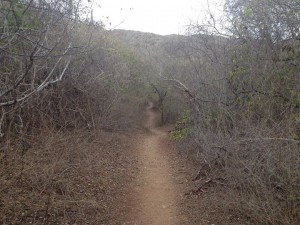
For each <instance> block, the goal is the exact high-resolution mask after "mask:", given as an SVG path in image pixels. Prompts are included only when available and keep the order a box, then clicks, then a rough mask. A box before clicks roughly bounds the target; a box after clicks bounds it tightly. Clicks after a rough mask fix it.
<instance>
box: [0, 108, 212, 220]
mask: <svg viewBox="0 0 300 225" xmlns="http://www.w3.org/2000/svg"><path fill="white" fill-rule="evenodd" d="M144 121H145V123H144V128H145V129H139V130H138V131H137V132H135V133H131V134H128V133H116V132H111V133H109V132H102V133H99V134H96V133H95V134H93V136H85V135H77V136H74V135H70V136H68V135H59V134H57V135H56V136H55V135H53V136H49V137H48V136H46V135H44V136H43V139H41V140H42V141H41V143H40V144H36V146H33V147H32V148H30V149H28V150H27V152H26V154H25V155H22V154H21V153H20V154H18V155H17V154H16V150H15V151H13V149H20V151H21V150H22V149H21V148H18V147H16V146H15V147H11V148H9V147H6V148H7V149H6V148H2V151H0V162H1V164H0V165H1V166H0V178H1V181H0V217H1V218H2V220H0V223H2V224H22V225H23V224H36V225H39V224H45V225H54V224H95V225H96V224H97V225H98V224H99V225H125V224H126V225H177V224H178V225H193V224H197V225H199V224H212V223H211V221H208V220H205V218H207V215H206V213H205V209H203V208H202V209H201V208H200V205H201V204H200V202H201V201H202V197H203V196H202V195H185V193H187V192H189V191H190V190H192V189H195V188H196V187H195V185H197V184H195V183H194V182H192V177H193V176H194V175H195V173H196V170H195V165H191V162H190V161H188V160H186V158H185V157H184V154H183V153H180V152H178V150H177V149H176V148H175V147H174V145H173V144H172V142H170V141H169V137H168V136H169V135H168V130H171V129H172V127H171V126H164V127H158V125H159V121H160V120H159V112H158V111H157V110H156V109H155V107H153V105H152V104H149V106H148V107H147V109H146V111H145V120H144ZM12 171H13V172H14V173H12ZM8 176H9V177H8ZM200 198H201V199H200ZM200 200H201V201H200Z"/></svg>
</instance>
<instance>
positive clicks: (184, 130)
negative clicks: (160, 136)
mask: <svg viewBox="0 0 300 225" xmlns="http://www.w3.org/2000/svg"><path fill="white" fill-rule="evenodd" d="M190 118H191V111H190V110H184V111H183V112H182V114H181V115H180V117H179V118H178V120H177V122H176V125H175V130H173V131H172V132H171V138H172V139H173V140H176V141H180V140H183V139H185V138H187V137H188V135H189V134H190V132H191V123H190Z"/></svg>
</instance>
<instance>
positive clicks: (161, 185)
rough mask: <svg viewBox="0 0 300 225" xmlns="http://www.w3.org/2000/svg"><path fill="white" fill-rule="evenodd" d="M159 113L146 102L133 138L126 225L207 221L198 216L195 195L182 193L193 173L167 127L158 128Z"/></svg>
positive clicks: (185, 191) (178, 224) (158, 224)
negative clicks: (141, 122)
mask: <svg viewBox="0 0 300 225" xmlns="http://www.w3.org/2000/svg"><path fill="white" fill-rule="evenodd" d="M158 124H159V113H158V112H157V110H156V109H155V108H154V107H153V104H151V103H149V105H148V107H147V108H146V111H145V125H144V126H145V128H146V129H145V132H144V133H143V134H141V133H139V134H136V139H134V142H135V143H134V145H135V151H134V153H135V154H136V158H137V161H138V164H137V167H136V171H135V173H136V179H135V180H134V181H133V183H132V184H131V185H132V186H131V187H130V190H128V193H127V198H126V200H125V202H124V203H125V204H124V205H123V207H124V208H125V211H126V214H127V215H126V216H125V218H124V219H125V221H124V222H123V223H120V224H124V225H125V224H128V225H129V224H130V225H183V224H207V222H208V221H205V220H204V219H203V218H201V214H202V213H201V212H199V211H198V210H199V207H198V205H197V202H198V199H197V198H198V196H196V195H193V196H190V195H186V193H187V192H189V191H190V189H192V188H193V184H192V183H191V180H192V177H191V175H192V174H193V173H192V172H191V171H190V170H189V169H188V165H187V164H186V163H184V161H183V159H180V156H179V155H178V152H177V151H176V149H175V148H174V146H173V145H172V144H171V143H170V142H169V137H168V130H170V129H171V127H169V126H165V127H158Z"/></svg>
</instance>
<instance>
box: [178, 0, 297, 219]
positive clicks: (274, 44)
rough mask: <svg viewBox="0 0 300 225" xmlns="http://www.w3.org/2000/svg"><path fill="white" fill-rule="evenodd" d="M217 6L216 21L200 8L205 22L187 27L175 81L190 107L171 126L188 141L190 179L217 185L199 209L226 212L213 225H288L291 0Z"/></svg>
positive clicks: (291, 194) (292, 194)
mask: <svg viewBox="0 0 300 225" xmlns="http://www.w3.org/2000/svg"><path fill="white" fill-rule="evenodd" d="M224 9H225V15H224V16H223V17H222V20H220V21H219V20H218V19H217V17H215V16H214V15H213V14H212V13H211V12H210V11H209V12H208V13H209V18H210V20H209V23H205V24H200V23H199V24H192V25H191V26H190V29H189V32H190V34H191V36H190V41H189V42H186V43H185V47H184V48H185V49H186V51H185V52H186V53H187V56H188V57H186V58H185V61H186V65H185V68H188V67H187V65H190V68H192V69H191V70H190V72H189V73H185V74H184V76H182V75H181V76H180V73H177V74H178V78H177V79H178V81H177V84H179V85H180V87H181V88H182V89H183V90H185V92H186V93H187V95H186V96H187V98H188V99H189V101H190V102H191V103H192V114H191V115H190V117H189V118H190V119H189V120H185V125H184V126H182V125H181V126H178V131H177V133H178V132H180V130H182V132H183V133H184V132H186V130H187V129H188V131H189V133H190V137H191V138H192V139H193V143H194V145H195V148H196V155H195V156H196V157H197V159H198V160H199V162H200V170H199V173H198V175H197V177H196V178H195V180H199V179H200V180H203V181H205V180H206V181H207V180H211V181H212V182H209V183H214V184H216V185H217V186H218V188H220V193H214V194H211V196H210V197H209V201H208V204H207V207H208V208H212V211H214V210H217V212H219V214H218V215H219V216H220V218H223V219H224V216H223V215H227V216H228V217H227V220H226V222H224V221H223V222H221V223H224V224H228V223H229V222H230V223H234V224H236V223H239V221H240V220H243V221H244V222H242V223H245V221H248V223H249V224H298V223H299V221H300V204H299V197H300V196H299V188H300V170H299V168H300V164H299V162H300V161H299V159H300V153H299V147H300V133H299V130H300V123H299V118H300V117H299V115H300V104H299V103H300V54H299V53H300V33H299V28H300V27H299V24H300V23H299V22H300V21H299V20H300V5H299V3H298V1H295V0H287V1H277V0H249V1H239V0H234V1H231V0H228V1H226V4H225V6H224ZM222 21H223V23H222ZM224 21H226V22H224ZM181 62H182V61H181ZM173 70H174V69H173ZM181 71H182V69H181ZM179 81H181V84H180V82H179ZM200 183H201V182H200ZM224 213H225V214H224ZM214 215H215V214H214Z"/></svg>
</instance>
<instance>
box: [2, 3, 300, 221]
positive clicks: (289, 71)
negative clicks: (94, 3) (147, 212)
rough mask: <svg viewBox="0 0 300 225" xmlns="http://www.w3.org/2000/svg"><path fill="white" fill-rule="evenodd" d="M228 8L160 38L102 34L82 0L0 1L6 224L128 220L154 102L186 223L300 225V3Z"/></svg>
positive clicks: (117, 32) (131, 33)
mask: <svg viewBox="0 0 300 225" xmlns="http://www.w3.org/2000/svg"><path fill="white" fill-rule="evenodd" d="M223 9H224V14H223V15H222V16H221V15H213V13H212V12H211V11H210V10H209V7H208V11H207V18H206V20H205V21H204V22H198V23H193V24H190V25H189V26H188V28H187V31H186V35H168V36H160V35H155V34H150V33H142V32H137V31H125V30H113V31H107V30H106V29H105V27H104V25H103V24H102V23H101V22H95V21H94V20H93V18H92V12H91V10H90V8H89V7H87V6H86V5H85V4H83V2H81V1H80V0H71V1H64V0H52V1H46V0H39V1H33V0H7V1H1V2H0V218H1V220H0V221H1V222H2V223H3V224H124V221H125V220H126V217H127V214H128V212H129V211H130V210H129V211H128V210H126V209H125V208H124V207H125V206H126V204H129V203H128V196H127V195H128V193H131V192H132V190H133V187H134V185H135V184H136V183H135V178H136V177H138V174H139V170H140V169H137V168H140V167H139V166H140V164H139V159H138V154H136V152H135V151H136V150H135V147H134V146H135V144H136V142H138V141H140V140H138V139H139V138H138V137H140V136H139V135H141V134H142V135H147V134H148V135H149V133H150V134H151V132H153V131H151V129H150V130H149V129H147V127H144V125H143V124H145V123H144V120H145V118H144V114H143V110H144V109H145V108H146V106H147V105H148V108H147V110H148V112H151V115H152V114H153V115H157V114H159V117H158V118H159V119H158V120H159V122H158V123H159V124H160V125H162V126H163V127H164V128H162V129H164V132H162V133H163V135H165V134H166V133H168V134H169V139H170V142H172V143H168V144H169V146H175V147H174V148H175V149H176V150H175V153H176V154H175V153H174V152H173V153H172V154H171V153H170V154H169V153H166V154H168V157H174V159H176V160H174V161H175V162H176V163H175V164H176V165H175V166H174V165H173V166H171V167H170V168H171V169H170V168H169V166H168V165H167V163H166V160H165V159H164V160H162V161H163V162H164V166H163V167H162V168H168V170H169V169H170V170H171V172H170V174H173V176H174V177H175V178H174V179H177V180H176V182H178V183H177V184H178V185H179V186H180V185H181V184H182V183H185V186H184V187H182V188H177V189H176V190H179V191H180V192H181V193H178V195H180V194H182V196H183V197H182V201H183V202H182V204H180V206H178V207H179V211H181V212H182V213H184V214H187V215H188V214H189V216H187V217H186V218H191V219H190V220H189V221H190V222H187V221H186V223H183V222H182V223H181V224H213V223H214V224H266V225H276V224H285V225H296V224H299V223H300V192H299V190H300V151H299V149H300V27H299V26H300V3H299V1H298V0H226V1H225V4H224V7H223ZM149 102H150V103H149ZM149 104H150V106H149ZM152 104H153V105H152ZM149 110H150V111H149ZM170 124H171V125H170ZM157 129H158V128H155V129H154V128H153V129H152V130H154V131H156V132H158V131H157ZM159 132H161V131H159ZM159 132H158V133H159ZM158 133H156V135H158ZM143 137H144V136H143ZM153 138H154V137H153ZM156 139H157V140H156ZM141 140H142V139H141ZM145 140H152V139H151V138H150V137H149V138H148V139H147V138H145ZM160 140H161V137H160V136H155V141H154V142H153V143H155V144H156V145H157V146H161V145H162V146H164V147H163V149H166V150H165V151H166V152H169V151H170V149H171V148H170V147H168V146H165V144H164V143H161V142H160ZM164 142H165V141H164ZM144 147H145V148H149V146H144ZM140 155H141V154H140ZM174 155H176V156H174ZM150 156H151V153H149V155H147V157H148V158H151V157H152V156H151V157H150ZM157 156H161V157H165V155H164V154H161V153H160V152H155V157H157ZM143 157H146V156H143ZM147 157H146V158H147ZM153 157H154V156H153ZM168 157H167V158H168ZM181 163H182V165H183V166H184V170H185V172H184V174H185V175H182V174H181V175H180V173H181V172H182V171H181V172H176V173H175V172H174V171H177V170H176V169H174V171H173V169H172V168H179V167H180V166H181V165H180V164H181ZM143 164H145V165H148V162H146V161H143ZM172 171H173V172H174V173H173V172H172ZM178 171H179V170H178ZM148 172H149V174H151V173H153V171H152V172H151V171H148ZM156 172H157V171H156ZM156 172H155V173H156ZM163 174H165V175H166V176H167V174H168V173H166V172H165V173H163ZM177 175H178V176H177ZM163 179H165V177H164V178H163ZM180 179H182V180H180ZM186 179H188V182H186ZM165 180H168V179H165ZM171 180H172V179H171ZM141 186H142V185H141ZM170 187H171V188H170V189H172V185H171V186H170ZM172 191H174V192H175V189H174V190H173V189H172ZM173 194H174V193H173ZM175 195H176V194H174V196H175ZM148 197H149V196H148ZM151 199H152V198H151V196H150V197H149V198H148V200H149V201H150V200H151ZM172 202H174V201H172ZM149 204H150V203H149ZM133 208H134V207H133ZM170 211H172V210H170ZM173 211H174V212H175V211H176V212H178V210H173ZM173 211H172V212H173ZM197 218H198V219H197ZM125 224H126V223H125Z"/></svg>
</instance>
